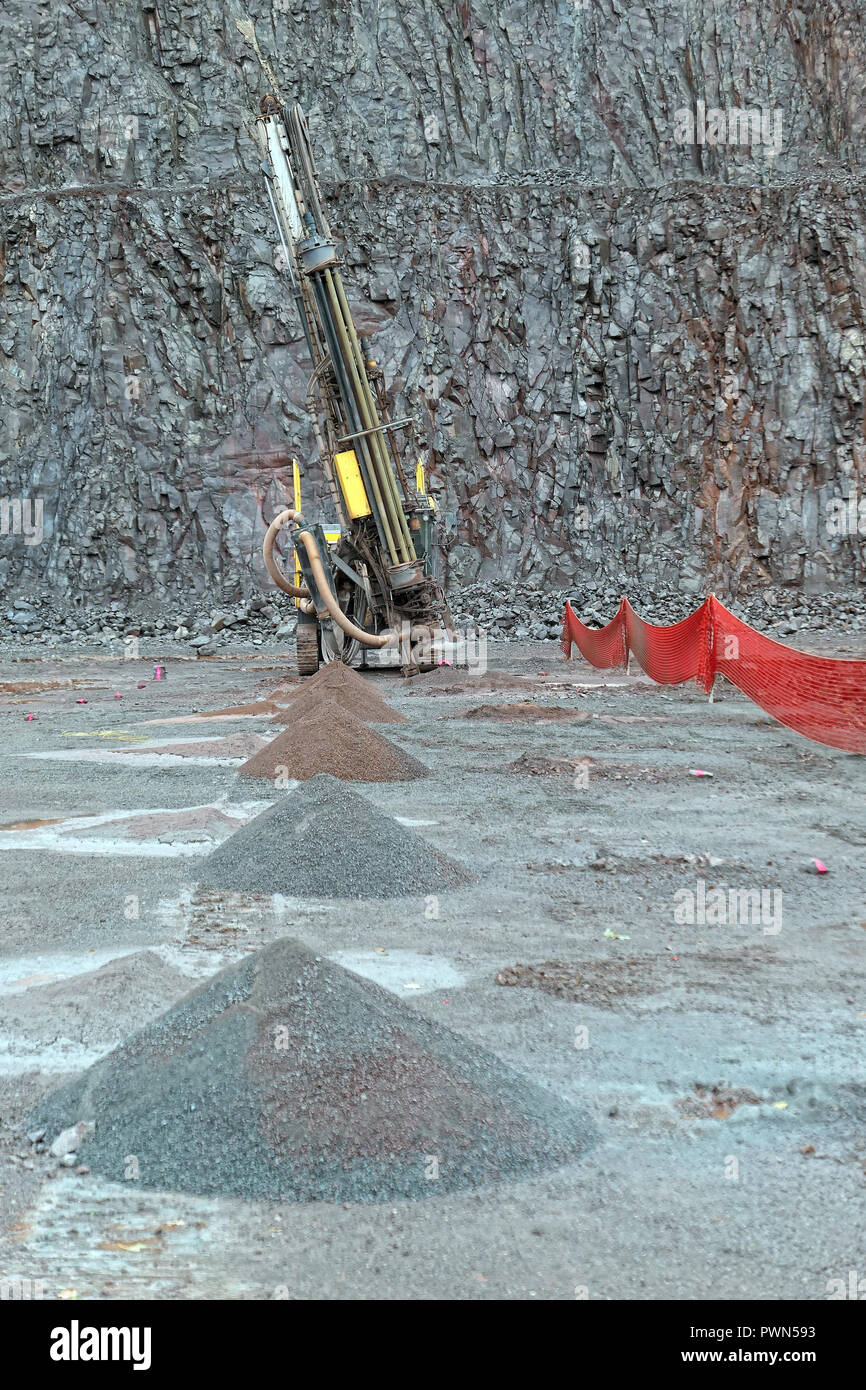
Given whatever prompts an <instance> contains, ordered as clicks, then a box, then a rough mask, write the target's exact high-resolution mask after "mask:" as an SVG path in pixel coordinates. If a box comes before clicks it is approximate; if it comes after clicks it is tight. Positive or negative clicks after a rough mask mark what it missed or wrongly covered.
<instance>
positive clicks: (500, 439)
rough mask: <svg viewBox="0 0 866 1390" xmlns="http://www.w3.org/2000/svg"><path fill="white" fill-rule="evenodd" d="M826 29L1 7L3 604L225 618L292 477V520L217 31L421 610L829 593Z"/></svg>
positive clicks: (824, 11) (771, 7)
mask: <svg viewBox="0 0 866 1390" xmlns="http://www.w3.org/2000/svg"><path fill="white" fill-rule="evenodd" d="M859 8H860V7H858V6H857V4H856V3H855V0H802V3H800V4H799V5H798V7H797V8H796V9H792V8H791V6H790V5H789V4H787V3H782V0H769V3H766V4H761V5H759V4H757V3H749V0H744V3H740V4H737V5H734V6H729V7H721V8H720V7H719V6H717V5H716V4H715V3H713V0H694V3H692V4H690V5H689V6H685V5H683V4H682V3H673V0H661V3H657V0H653V3H646V4H629V5H627V6H626V5H621V4H618V3H616V0H537V2H536V3H532V4H525V3H524V4H512V5H509V4H503V3H501V0H496V3H494V0H460V3H457V4H455V3H454V0H425V3H423V4H422V3H421V0H399V3H397V0H384V2H383V3H379V2H378V0H375V2H374V0H350V3H346V4H344V5H340V6H334V5H333V4H331V3H329V0H304V3H301V0H246V3H245V4H244V6H243V7H242V6H241V5H240V4H237V5H230V6H226V5H224V4H222V3H220V4H217V3H215V0H201V2H200V3H194V2H192V0H189V2H187V0H176V2H175V3H172V0H142V3H141V4H140V5H137V6H131V5H129V4H127V3H121V0H83V3H77V4H74V5H73V4H70V3H64V0H58V3H56V4H53V5H51V6H50V7H49V6H48V5H38V4H34V3H33V2H32V0H7V2H6V3H5V4H4V7H3V13H2V16H0V36H2V45H0V74H2V81H0V374H2V376H0V380H2V398H3V418H2V421H0V470H2V479H3V481H2V487H0V497H3V498H5V499H7V500H8V501H10V502H14V501H16V499H17V501H19V502H21V503H22V508H23V520H19V521H16V515H15V511H14V508H12V509H11V510H10V509H7V511H5V512H4V514H3V516H2V517H0V532H2V534H0V584H5V585H6V586H9V587H12V586H23V587H24V588H25V590H27V591H29V592H33V593H34V594H36V593H40V592H45V591H46V590H47V589H49V588H51V589H53V590H54V591H55V593H57V592H60V593H61V594H62V593H69V594H79V595H80V594H82V593H83V594H86V595H87V596H88V597H89V598H92V599H97V598H100V599H104V598H120V599H122V600H123V601H124V603H126V602H130V603H135V602H137V601H145V602H146V603H147V604H148V605H150V606H153V605H154V604H157V605H159V604H169V603H173V602H176V601H177V599H178V597H179V596H181V595H183V596H186V597H187V598H188V599H190V600H193V599H197V598H203V599H204V598H206V599H207V600H208V601H211V602H217V601H221V602H222V601H224V602H233V601H236V600H237V599H239V598H241V597H242V596H245V595H248V594H250V593H253V592H255V591H256V590H258V589H260V588H269V587H270V585H269V581H268V580H267V578H266V576H265V575H264V572H263V569H262V566H261V562H260V558H259V552H260V543H261V538H262V534H263V529H264V521H263V518H264V516H268V517H270V516H271V515H272V514H273V513H274V512H275V510H276V509H277V508H278V507H280V506H281V505H282V504H283V503H284V502H285V501H286V500H287V499H288V498H289V495H290V491H291V473H290V468H288V464H289V460H290V459H291V457H292V456H293V455H296V456H297V457H298V458H299V459H300V460H301V461H302V465H303V466H304V468H305V470H306V481H305V500H306V502H307V504H308V505H310V504H311V505H310V509H311V510H313V511H315V507H316V505H317V503H318V502H319V501H320V500H321V499H322V494H321V489H320V484H319V479H318V476H317V471H316V469H315V468H314V466H313V463H312V461H313V459H314V457H315V449H314V444H313V439H312V432H311V430H310V427H309V422H308V420H307V415H306V409H305V394H306V386H307V378H308V363H307V360H306V355H305V351H304V347H303V339H302V335H301V331H300V328H299V325H298V323H297V322H296V319H295V316H294V309H293V307H292V303H291V297H290V295H289V293H288V289H287V286H286V283H285V279H284V276H283V274H282V273H281V271H280V270H279V268H278V258H277V257H276V254H275V253H276V237H275V232H274V229H273V227H272V225H271V221H270V213H269V210H268V208H267V204H266V198H265V195H264V190H263V187H262V180H261V176H260V173H259V170H258V152H257V148H256V147H255V145H254V143H253V141H252V138H251V136H250V134H249V125H250V118H251V116H252V115H254V113H255V111H256V110H257V107H258V100H259V98H260V96H261V95H262V94H263V92H264V91H265V90H267V89H268V87H269V86H270V85H271V84H270V83H269V82H268V81H267V80H266V79H265V78H264V77H263V76H262V73H261V70H260V68H259V64H258V61H257V59H256V57H255V54H254V52H253V49H252V48H251V45H250V42H249V39H248V38H247V37H246V36H245V35H244V34H243V33H242V32H241V31H240V30H239V29H238V27H237V23H236V20H237V19H242V18H243V17H244V15H246V16H247V17H248V18H249V19H251V20H252V21H254V23H255V27H256V34H257V36H258V42H259V46H260V49H261V51H262V53H263V54H265V55H266V56H269V57H272V58H273V55H279V57H278V58H273V61H274V67H275V68H276V71H277V77H278V80H279V83H280V85H281V90H282V94H283V96H284V98H285V99H286V100H289V101H291V100H299V101H300V102H301V103H302V105H303V106H304V108H305V110H306V111H307V113H308V118H309V124H310V131H311V138H312V140H313V143H314V147H315V149H316V150H317V152H318V154H319V167H320V172H321V176H322V182H323V190H324V193H325V196H326V198H327V199H328V201H329V203H330V205H331V207H332V210H333V219H332V220H333V223H334V225H335V228H336V229H337V231H338V232H339V233H340V234H341V235H342V236H343V238H344V241H343V253H344V259H345V273H346V279H347V282H348V284H349V286H350V288H351V290H352V292H353V307H354V308H355V310H356V313H357V317H358V323H359V327H360V328H361V330H362V331H363V332H365V333H367V335H368V336H369V337H370V339H371V341H372V343H373V345H374V350H375V353H376V355H377V357H378V358H379V359H380V361H381V362H382V363H383V366H384V368H385V372H386V376H387V379H388V381H389V383H390V385H391V387H392V400H393V405H394V410H395V414H396V415H397V416H403V415H405V414H406V413H407V412H410V413H414V415H415V417H416V419H417V427H418V433H417V441H416V442H417V445H418V449H419V451H420V452H426V453H427V454H428V455H429V459H430V467H429V473H430V476H431V477H432V482H433V487H434V490H435V491H436V494H437V498H438V503H439V510H440V518H441V520H442V523H443V531H444V537H443V563H444V572H445V574H446V577H447V579H448V581H449V583H451V584H452V585H458V584H471V583H473V582H477V581H481V582H486V581H489V580H491V579H494V578H497V577H505V578H512V579H513V578H522V577H524V576H532V577H534V578H536V579H538V580H539V581H540V582H542V583H548V584H550V585H561V586H569V585H571V584H572V582H573V581H575V582H579V581H580V580H581V579H582V578H583V579H585V578H586V577H587V576H589V575H591V576H607V577H610V578H612V579H613V578H616V579H617V581H619V578H620V576H622V575H623V574H625V575H634V576H635V577H638V576H639V577H640V578H641V580H642V582H643V584H644V585H645V586H647V587H649V588H652V587H653V586H654V585H659V586H664V587H666V588H669V587H674V588H676V589H678V590H680V591H681V592H683V593H684V594H691V593H695V594H698V593H700V594H701V595H702V594H703V592H704V591H705V590H706V589H707V588H708V587H715V588H716V590H717V591H718V592H719V593H720V594H724V593H726V592H728V591H730V590H732V589H734V590H735V589H737V588H744V587H745V588H747V587H749V585H751V584H753V583H759V582H763V581H766V580H772V581H773V582H775V583H782V584H784V583H794V584H797V583H802V584H804V585H805V586H806V587H811V588H821V587H823V586H827V585H829V586H831V587H846V586H850V585H851V584H853V583H855V582H857V581H859V578H860V574H861V565H862V559H863V539H864V534H866V502H864V505H863V507H862V508H860V510H859V512H858V504H859V502H860V500H861V499H862V498H863V489H862V482H861V476H862V472H863V468H864V464H866V438H864V414H863V388H864V379H866V333H864V307H866V213H864V200H863V173H864V165H863V158H864V157H863V149H864V142H863V134H864V126H866V116H864V103H863V92H864V85H866V22H864V19H863V17H862V12H858V11H859ZM749 112H751V113H753V116H754V122H753V123H750V122H751V118H750V117H749V115H748V113H749ZM743 141H746V142H748V143H743ZM840 498H846V499H848V504H847V505H846V507H844V508H841V509H840V508H839V507H836V508H834V507H833V505H832V503H833V500H834V499H840ZM39 502H41V505H42V510H43V515H42V521H41V525H40V526H38V527H37V526H36V524H35V518H36V513H35V512H34V513H31V514H30V515H31V523H32V524H31V527H30V534H29V535H27V534H24V533H25V532H26V531H27V516H28V508H29V506H30V504H31V503H36V504H38V503H39ZM852 502H853V508H852V506H851V503H852ZM861 522H862V524H861Z"/></svg>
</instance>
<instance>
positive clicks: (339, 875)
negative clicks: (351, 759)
mask: <svg viewBox="0 0 866 1390" xmlns="http://www.w3.org/2000/svg"><path fill="white" fill-rule="evenodd" d="M198 878H199V881H200V882H201V883H205V884H208V885H210V886H211V887H214V888H224V889H228V890H231V891H234V892H243V893H282V894H283V895H284V896H286V897H311V898H399V897H408V896H418V895H422V894H426V893H437V892H442V891H446V890H447V889H449V888H456V887H459V886H460V885H461V884H464V883H468V882H470V881H471V879H472V875H471V874H470V873H469V871H468V870H467V869H465V868H464V867H463V866H462V865H461V864H457V863H456V862H455V861H454V860H451V859H448V858H447V856H445V855H443V854H440V853H439V851H438V850H435V849H433V848H431V846H430V845H428V844H427V843H426V841H425V840H422V839H421V837H420V836H419V835H416V834H415V833H414V832H413V831H412V830H410V829H408V827H406V826H403V825H399V824H398V823H397V821H395V820H393V819H392V818H391V817H390V816H387V815H385V814H384V813H383V812H382V811H379V810H377V808H376V807H375V806H373V805H372V803H371V802H369V801H367V800H366V799H365V798H364V797H362V796H360V795H358V793H356V792H353V791H351V790H350V789H349V788H348V787H346V786H344V785H343V783H342V782H340V781H338V780H337V778H336V777H331V776H329V775H328V774H326V773H321V774H319V775H318V776H315V777H311V778H310V779H309V781H306V782H302V783H301V784H300V785H299V786H298V787H296V788H294V789H293V790H292V791H289V792H286V793H285V794H284V795H283V796H281V797H280V799H279V801H277V802H276V804H275V805H273V806H271V807H269V808H268V810H267V811H263V812H262V813H261V815H259V816H256V817H255V818H254V819H253V820H251V821H248V822H247V824H246V825H244V826H242V827H241V829H240V830H237V831H235V833H234V835H232V836H230V837H229V839H227V840H225V841H224V842H223V843H222V844H221V845H220V846H219V847H218V848H217V849H215V850H214V851H213V853H212V854H210V855H208V857H207V858H206V859H205V860H203V862H202V864H201V866H200V868H199V870H198Z"/></svg>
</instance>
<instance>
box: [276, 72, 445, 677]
mask: <svg viewBox="0 0 866 1390" xmlns="http://www.w3.org/2000/svg"><path fill="white" fill-rule="evenodd" d="M256 128H257V134H258V138H259V142H260V145H261V149H262V152H263V154H264V156H265V158H264V162H263V164H262V168H263V171H264V174H265V180H266V187H267V192H268V198H269V201H270V204H271V208H272V211H273V214H274V218H275V220H276V224H277V230H278V233H279V236H280V243H281V246H282V252H283V257H284V259H285V263H286V268H287V269H288V272H289V275H290V278H291V284H292V293H293V296H294V299H295V303H296V306H297V309H298V314H299V317H300V320H301V324H302V327H303V331H304V338H305V341H306V346H307V351H308V353H309V355H310V360H311V362H312V375H311V378H310V389H309V392H308V400H307V403H308V407H309V409H310V413H311V415H312V417H313V421H314V426H315V431H316V437H317V441H318V445H319V455H320V460H321V464H322V469H323V471H324V474H325V478H326V480H327V482H328V485H329V488H330V492H331V496H332V499H333V502H334V505H335V507H336V510H337V515H338V517H339V520H340V527H341V537H340V541H339V543H338V544H337V546H336V547H335V548H334V550H333V551H332V552H331V551H329V549H328V546H327V544H326V543H325V539H324V533H323V531H322V528H321V527H313V528H310V527H307V525H306V523H305V522H304V520H303V517H301V516H299V515H298V513H297V512H294V511H293V512H283V513H281V515H280V517H278V518H276V519H275V521H274V522H272V524H271V527H270V528H269V531H268V535H267V537H266V541H265V562H266V564H267V566H268V570H269V572H270V574H271V576H272V577H273V578H274V580H275V581H276V582H277V583H278V585H279V587H280V588H283V589H285V590H286V591H288V592H291V593H296V594H298V592H299V591H298V588H297V586H294V585H292V584H290V583H289V582H288V581H287V580H286V578H285V576H284V575H283V574H282V572H281V570H280V569H279V567H278V566H277V564H276V561H275V559H274V555H273V549H274V541H275V538H276V534H277V532H278V531H279V529H280V527H281V526H282V525H283V524H285V523H291V524H292V525H293V526H294V527H295V533H294V542H295V549H296V553H297V556H298V560H299V563H300V568H301V572H302V574H303V577H304V580H305V585H304V587H303V592H302V593H301V594H300V597H301V604H300V610H299V614H298V660H299V668H300V667H301V666H306V667H311V668H312V669H313V670H315V669H316V668H317V666H318V660H319V657H322V658H324V659H326V660H328V659H333V658H335V657H338V658H340V659H342V660H344V661H351V660H352V659H354V657H355V656H356V655H357V654H358V653H359V652H360V653H361V655H362V656H363V654H364V649H369V648H372V647H382V646H385V645H388V644H389V643H390V644H393V637H390V638H389V636H388V634H389V633H390V634H393V633H394V632H395V630H398V629H399V630H401V631H402V630H405V625H406V623H409V624H410V625H420V626H423V627H426V628H427V629H431V628H438V627H441V625H442V624H443V623H446V624H447V625H448V626H450V615H449V614H448V610H447V606H446V604H445V599H444V596H443V594H442V591H441V589H440V587H439V585H438V584H437V583H436V581H435V579H434V577H433V563H434V516H435V507H434V505H433V503H432V500H431V499H430V498H429V497H428V496H427V495H426V494H425V493H424V492H423V491H419V490H417V489H415V488H410V486H409V485H408V483H407V480H406V475H405V471H404V469H403V466H402V463H401V458H400V453H399V451H398V448H397V443H396V438H395V432H396V430H397V429H398V428H399V427H400V426H403V425H406V424H411V422H410V421H392V420H391V419H390V416H389V412H388V406H387V401H386V398H385V388H384V381H383V378H382V373H381V371H380V369H379V368H378V366H377V364H376V363H375V362H374V361H373V360H372V358H371V357H370V354H369V352H368V351H367V349H366V345H365V343H364V342H363V340H362V339H360V338H359V336H358V333H357V330H356V327H355V323H354V321H353V318H352V312H351V310H350V308H349V302H348V299H347V297H346V291H345V289H344V286H343V280H342V276H341V274H340V268H339V260H338V256H337V251H336V247H335V244H334V239H333V237H332V234H331V229H330V226H329V224H328V219H327V217H326V215H325V210H324V207H323V205H322V199H321V193H320V190H319V184H318V179H317V176H316V169H315V166H314V163H313V158H312V153H311V150H310V143H309V138H308V135H307V127H306V123H305V121H304V117H303V114H302V112H301V110H300V107H298V106H295V107H293V108H292V110H291V111H289V112H288V114H287V115H286V114H285V113H284V110H283V107H282V106H281V105H280V103H279V102H278V101H277V99H276V98H275V97H272V96H268V97H265V99H264V100H263V101H262V104H261V115H260V116H259V118H258V121H257V122H256ZM314 624H315V629H316V630H315V641H316V652H315V654H314V651H313V636H314V630H313V625H314ZM305 673H308V672H303V671H302V674H305Z"/></svg>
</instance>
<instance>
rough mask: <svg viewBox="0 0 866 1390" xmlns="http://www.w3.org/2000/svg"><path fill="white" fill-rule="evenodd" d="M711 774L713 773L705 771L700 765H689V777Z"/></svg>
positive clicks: (708, 775)
mask: <svg viewBox="0 0 866 1390" xmlns="http://www.w3.org/2000/svg"><path fill="white" fill-rule="evenodd" d="M712 775H713V774H712V773H711V772H706V771H705V770H704V768H702V767H690V768H689V776H690V777H712Z"/></svg>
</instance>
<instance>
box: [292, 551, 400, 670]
mask: <svg viewBox="0 0 866 1390" xmlns="http://www.w3.org/2000/svg"><path fill="white" fill-rule="evenodd" d="M298 540H299V541H300V542H301V545H302V546H303V547H304V549H305V551H306V552H307V559H308V560H309V562H310V569H311V570H312V571H313V578H314V579H315V581H316V588H317V589H318V591H319V594H320V596H321V599H322V602H323V604H324V605H325V607H326V608H327V610H328V613H329V615H330V616H331V618H333V620H334V622H335V623H336V624H337V627H341V628H342V629H343V631H344V632H345V634H346V636H347V637H354V638H355V641H356V642H363V644H364V646H365V647H387V645H388V643H389V642H390V641H391V637H390V635H389V634H388V633H376V632H365V631H364V629H363V628H362V627H358V626H357V625H356V624H355V623H353V622H352V620H351V619H350V618H347V617H346V615H345V613H344V612H343V610H342V608H341V607H340V605H339V603H338V602H337V600H336V599H335V598H334V595H333V594H332V593H331V586H330V584H329V583H328V577H327V575H326V574H325V568H324V565H323V564H322V560H321V556H320V555H319V547H318V546H317V545H316V538H315V536H312V535H311V534H310V532H309V531H300V532H299V533H298Z"/></svg>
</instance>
